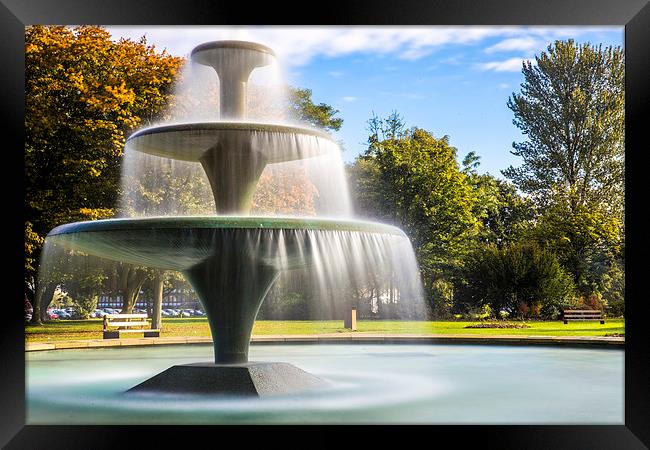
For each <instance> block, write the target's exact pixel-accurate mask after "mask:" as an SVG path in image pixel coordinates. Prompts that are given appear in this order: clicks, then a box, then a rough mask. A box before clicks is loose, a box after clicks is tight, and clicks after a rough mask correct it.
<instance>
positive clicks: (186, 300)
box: [97, 289, 201, 309]
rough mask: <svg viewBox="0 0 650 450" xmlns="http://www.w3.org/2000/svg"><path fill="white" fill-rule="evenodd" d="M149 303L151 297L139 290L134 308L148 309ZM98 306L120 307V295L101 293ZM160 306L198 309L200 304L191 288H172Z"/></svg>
mask: <svg viewBox="0 0 650 450" xmlns="http://www.w3.org/2000/svg"><path fill="white" fill-rule="evenodd" d="M150 305H151V299H150V298H145V294H144V292H143V291H140V295H139V296H138V301H137V302H136V304H135V307H136V308H142V309H148V308H149V306H150ZM97 307H98V308H121V307H122V296H121V295H117V296H115V297H113V296H111V295H109V294H102V295H100V296H99V301H98V302H97ZM162 307H163V309H164V308H174V309H176V308H188V309H200V308H201V304H200V303H199V299H198V297H197V296H196V294H195V293H194V291H193V290H191V289H173V290H171V291H170V292H169V293H168V294H167V295H165V296H164V297H163V301H162Z"/></svg>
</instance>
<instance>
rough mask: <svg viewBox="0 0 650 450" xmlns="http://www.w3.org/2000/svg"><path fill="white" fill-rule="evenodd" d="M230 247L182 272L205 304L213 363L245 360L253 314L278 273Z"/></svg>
mask: <svg viewBox="0 0 650 450" xmlns="http://www.w3.org/2000/svg"><path fill="white" fill-rule="evenodd" d="M230 247H231V250H230V251H226V252H224V253H223V254H217V255H215V256H212V257H210V258H208V259H207V260H206V261H204V262H202V263H200V264H197V265H195V266H194V267H192V268H191V269H190V270H187V271H185V272H184V275H185V277H186V278H187V280H188V281H189V282H190V283H191V284H192V287H193V288H194V290H195V291H196V293H197V295H198V296H199V298H200V299H201V300H202V303H203V307H204V308H205V312H206V314H207V317H208V322H209V323H210V331H211V332H212V337H213V341H214V361H215V363H216V364H239V363H246V362H248V347H249V343H250V339H251V333H252V331H253V324H254V323H255V317H256V316H257V312H258V310H259V309H260V306H261V304H262V301H263V300H264V297H266V294H267V293H268V291H269V289H270V288H271V286H272V285H273V283H274V282H275V280H276V279H277V277H278V275H279V271H278V269H276V268H274V267H271V266H268V265H264V264H262V263H260V262H256V261H254V260H253V259H252V258H251V257H250V256H248V255H240V254H239V252H238V250H237V249H235V248H234V247H235V245H231V246H230Z"/></svg>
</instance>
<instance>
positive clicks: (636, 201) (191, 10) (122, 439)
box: [0, 0, 650, 449]
mask: <svg viewBox="0 0 650 450" xmlns="http://www.w3.org/2000/svg"><path fill="white" fill-rule="evenodd" d="M288 12H290V14H289V13H288ZM30 24H66V25H68V24H69V25H72V24H97V25H220V24H221V25H233V24H242V25H256V24H274V25H291V24H295V25H297V24H300V25H501V26H503V25H619V26H625V53H626V161H627V164H626V242H627V245H626V247H627V251H626V253H627V255H626V260H627V263H626V285H627V292H626V310H627V312H626V330H627V331H626V343H625V425H620V426H596V425H589V426H569V425H567V426H555V425H553V426H533V425H531V426H487V425H472V426H461V425H458V426H431V427H421V426H418V427H413V426H405V427H388V426H368V427H364V429H361V430H358V431H356V430H353V431H354V432H353V433H347V434H346V437H343V436H340V433H339V431H346V430H344V429H345V427H315V426H305V427H290V429H288V428H287V427H249V426H238V427H180V426H165V427H161V426H137V427H135V426H132V427H124V426H121V427H110V426H26V425H25V372H24V370H25V355H24V329H23V321H22V317H23V313H24V311H23V301H22V298H21V296H22V295H23V292H22V288H23V286H22V278H23V273H22V264H18V261H20V259H21V258H23V249H22V245H23V244H22V243H21V240H22V239H20V238H18V239H16V241H13V240H10V239H6V238H5V240H6V242H4V248H5V249H7V248H8V247H11V248H12V250H14V251H15V253H14V252H11V253H10V255H12V256H13V255H15V258H16V259H15V260H14V259H11V260H10V261H8V264H6V265H5V266H9V267H11V268H12V269H13V270H15V271H16V273H11V275H10V274H9V273H8V272H7V273H6V278H5V281H9V282H8V283H5V286H9V285H11V288H12V289H10V290H5V297H6V299H5V305H4V306H5V307H6V309H5V314H4V315H3V316H2V318H3V320H2V326H1V327H0V329H1V330H2V333H3V339H2V341H1V346H2V355H3V356H2V363H3V364H2V365H3V367H2V378H1V379H2V383H0V389H1V396H0V398H1V399H2V404H3V408H2V419H3V420H1V421H0V445H6V448H11V449H41V448H43V449H58V448H61V449H64V448H65V449H72V448H83V449H90V448H93V449H95V448H108V447H120V446H121V447H123V448H132V447H140V446H143V445H144V446H146V447H147V448H155V447H162V448H166V447H167V446H175V445H196V444H195V443H197V442H200V441H201V438H207V439H208V442H214V443H216V442H224V443H225V442H237V441H239V442H245V443H246V444H250V443H251V440H252V439H253V440H255V439H256V438H258V439H260V441H261V440H262V439H263V441H261V443H262V442H268V443H271V442H274V443H277V444H278V445H291V446H298V445H300V446H301V447H302V446H303V445H314V444H317V445H332V446H334V445H337V446H340V445H344V446H346V447H349V446H350V445H354V446H361V445H369V442H368V441H369V440H370V439H372V440H378V441H383V440H384V439H385V438H388V437H396V438H399V439H400V440H401V442H402V443H406V444H407V445H432V446H435V445H453V446H455V447H457V446H458V445H459V444H460V445H461V447H466V446H471V447H487V448H500V449H510V448H512V449H523V448H532V449H551V448H571V449H583V448H584V449H627V448H629V449H637V448H639V449H641V448H648V446H650V426H648V425H649V424H650V408H649V405H648V403H649V399H650V369H649V366H650V365H649V363H650V355H649V351H648V344H649V343H650V339H649V338H648V327H647V326H644V325H645V324H644V322H647V321H648V320H650V315H648V314H647V306H646V305H647V301H646V300H645V298H644V297H643V287H644V286H643V277H644V275H645V274H644V268H645V267H644V263H643V258H644V256H645V255H644V253H645V252H644V250H645V249H647V248H648V245H647V243H648V238H647V234H646V232H645V230H644V228H645V227H644V226H643V225H644V211H643V210H642V207H643V205H644V202H643V200H644V192H643V184H644V183H643V181H644V180H643V174H642V172H641V171H642V170H643V168H644V165H643V157H644V153H646V152H647V150H650V144H648V140H647V138H645V133H644V131H646V130H645V129H646V128H647V123H648V122H647V117H648V116H649V115H650V114H649V113H650V111H649V110H650V52H648V46H649V44H650V4H648V0H625V1H623V0H535V1H528V2H525V1H521V0H493V1H490V2H488V1H482V2H481V1H478V0H447V1H443V0H430V1H417V0H402V1H387V0H374V1H370V0H359V1H354V2H352V1H350V2H347V3H346V2H324V3H322V4H313V3H306V2H302V3H300V4H298V3H289V2H284V3H281V4H280V3H278V2H265V3H262V2H255V3H252V2H235V1H232V0H229V1H221V0H175V1H172V0H137V1H129V0H111V1H102V0H0V30H2V31H1V33H2V39H1V40H0V48H1V50H0V54H1V55H2V66H1V67H2V69H1V70H0V89H2V97H1V100H0V105H1V106H0V111H1V120H2V123H3V125H5V129H6V130H7V132H5V138H4V145H3V150H4V151H3V152H2V154H3V157H4V159H6V158H7V156H9V155H12V156H13V157H15V158H16V159H17V161H16V166H15V167H16V169H14V166H13V165H12V166H11V169H9V170H10V171H13V170H15V171H16V174H17V171H18V170H19V169H18V167H22V166H21V161H23V159H22V155H23V154H24V153H23V152H24V141H23V132H22V129H23V114H24V27H25V26H26V25H30ZM644 150H645V152H644ZM6 174H7V175H6V176H5V177H3V181H4V186H3V191H2V192H4V193H6V195H3V197H4V198H5V204H6V205H7V206H6V207H7V208H8V209H7V214H6V216H7V217H6V218H5V223H12V224H14V225H15V227H16V228H15V229H14V230H12V231H14V232H15V233H16V234H17V236H20V235H22V233H24V230H23V223H22V222H23V220H21V217H20V214H16V213H15V211H21V210H22V208H23V206H22V205H23V201H24V196H22V195H21V187H22V184H21V182H20V176H18V175H17V176H13V174H12V173H11V172H6ZM14 199H15V200H14ZM7 200H14V201H15V205H13V206H14V208H12V209H9V208H10V206H9V203H8V202H7ZM8 219H11V220H8ZM585 388H588V386H585ZM594 394H595V395H597V393H594ZM296 431H300V432H305V431H306V432H308V433H313V434H309V435H308V436H307V437H301V438H300V439H305V441H304V442H303V443H301V444H297V443H296V442H294V441H293V440H294V439H295V432H296ZM413 433H416V434H417V438H420V439H424V441H422V440H419V441H418V440H416V435H414V434H413ZM233 440H235V441H233ZM418 442H420V443H418ZM445 442H446V443H453V444H443V443H445ZM438 443H439V444H438ZM201 445H206V444H201ZM230 445H232V444H230ZM262 445H264V443H262ZM402 445H403V444H402Z"/></svg>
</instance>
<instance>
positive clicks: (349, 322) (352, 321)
mask: <svg viewBox="0 0 650 450" xmlns="http://www.w3.org/2000/svg"><path fill="white" fill-rule="evenodd" d="M343 328H350V329H351V330H352V331H357V308H355V307H353V308H352V309H351V310H350V314H346V315H345V317H344V318H343Z"/></svg>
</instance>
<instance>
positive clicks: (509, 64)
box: [478, 57, 535, 72]
mask: <svg viewBox="0 0 650 450" xmlns="http://www.w3.org/2000/svg"><path fill="white" fill-rule="evenodd" d="M524 61H529V62H531V63H533V64H535V60H531V59H529V58H521V57H519V58H510V59H506V60H505V61H490V62H487V63H481V64H478V68H479V69H480V70H484V71H489V70H492V71H494V72H519V71H520V70H521V67H522V65H523V62H524Z"/></svg>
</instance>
